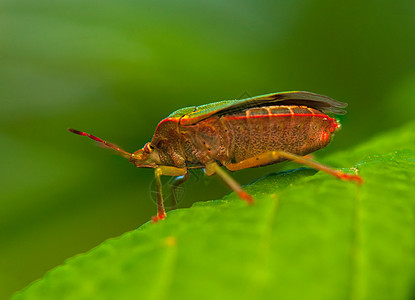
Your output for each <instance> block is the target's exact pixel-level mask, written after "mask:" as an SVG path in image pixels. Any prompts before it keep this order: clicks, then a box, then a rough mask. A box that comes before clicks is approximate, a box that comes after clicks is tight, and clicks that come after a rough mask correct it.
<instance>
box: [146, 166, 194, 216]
mask: <svg viewBox="0 0 415 300" xmlns="http://www.w3.org/2000/svg"><path fill="white" fill-rule="evenodd" d="M186 173H187V169H186V168H183V169H181V168H176V167H170V166H160V167H157V168H156V169H155V170H154V176H155V178H156V186H157V215H156V216H154V217H153V222H157V221H159V220H163V219H164V218H166V210H165V209H164V199H163V190H162V185H161V178H160V177H161V175H167V176H182V175H185V174H186Z"/></svg>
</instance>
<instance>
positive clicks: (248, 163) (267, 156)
mask: <svg viewBox="0 0 415 300" xmlns="http://www.w3.org/2000/svg"><path fill="white" fill-rule="evenodd" d="M281 158H284V159H287V160H292V161H295V162H297V163H300V164H303V165H307V166H310V167H312V168H314V169H316V170H319V171H323V172H326V173H328V174H330V175H333V176H334V177H337V178H339V179H342V180H348V181H351V180H354V181H356V182H357V183H359V184H361V183H363V179H362V178H361V177H360V176H359V175H354V174H347V173H344V172H342V171H340V170H335V169H332V168H330V167H328V166H325V165H322V164H320V163H318V162H316V161H313V160H311V159H308V158H305V157H303V156H299V155H296V154H292V153H288V152H285V151H269V152H266V153H262V154H259V155H256V156H253V157H250V158H247V159H245V160H243V161H240V162H238V163H234V164H229V165H227V166H226V167H227V168H228V170H230V171H236V170H241V169H246V168H252V167H259V166H263V165H268V164H272V163H273V162H277V161H279V160H281Z"/></svg>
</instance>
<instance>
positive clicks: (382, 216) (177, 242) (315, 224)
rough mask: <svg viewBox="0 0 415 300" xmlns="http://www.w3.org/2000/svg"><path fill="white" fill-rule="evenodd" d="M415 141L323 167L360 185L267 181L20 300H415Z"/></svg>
mask: <svg viewBox="0 0 415 300" xmlns="http://www.w3.org/2000/svg"><path fill="white" fill-rule="evenodd" d="M414 132H415V123H412V124H409V125H407V126H405V127H404V128H402V129H400V130H396V131H394V132H391V133H389V134H385V135H382V136H380V137H378V138H376V139H374V140H371V141H369V142H367V143H366V144H364V145H362V146H360V147H357V148H356V149H354V150H351V151H347V152H343V153H338V154H335V155H334V156H333V157H331V158H327V159H326V161H335V162H336V163H337V164H342V165H343V166H345V165H347V163H349V165H348V166H349V167H351V166H353V168H350V169H349V170H347V169H345V170H346V171H350V172H354V170H355V169H357V170H358V171H359V174H360V175H361V176H362V177H363V178H364V180H365V183H364V184H363V185H361V186H357V185H356V184H354V183H352V182H344V181H340V180H337V179H335V178H332V177H330V176H329V175H326V174H322V173H321V172H318V173H316V172H315V171H314V170H311V169H307V168H300V169H296V170H292V171H288V172H281V173H276V174H270V175H268V176H266V177H264V178H262V179H259V180H257V181H255V182H254V183H252V184H250V185H249V186H247V187H246V189H247V191H248V192H250V193H251V194H252V195H253V196H254V197H255V199H256V204H255V205H253V206H247V205H246V204H245V203H243V202H242V201H240V200H239V199H238V198H237V197H236V196H235V195H234V193H232V194H230V195H228V196H225V197H224V198H223V199H222V200H216V201H210V202H203V203H201V202H199V203H197V204H196V205H194V206H193V207H191V208H190V209H179V210H176V211H172V212H170V213H169V214H168V218H167V219H166V220H165V221H163V222H159V223H157V224H151V223H147V224H144V225H143V226H142V227H140V228H139V229H137V230H135V231H132V232H128V233H126V234H124V235H123V236H121V237H118V238H115V239H111V240H108V241H106V242H104V243H103V244H101V245H100V246H98V247H96V248H95V249H93V250H91V251H89V252H88V253H86V254H82V255H79V256H76V257H74V258H71V259H69V260H68V261H67V262H66V263H65V264H64V265H62V266H59V267H57V268H55V269H54V270H52V271H50V272H49V273H48V274H46V276H45V277H44V278H42V279H41V280H39V281H37V282H35V283H33V284H32V285H31V286H29V287H28V288H26V289H25V290H23V291H22V292H20V293H18V294H16V295H15V296H14V298H13V299H269V298H275V299H411V298H413V297H414V296H415V293H414V288H413V287H414V283H415V196H414V194H415V138H414ZM401 148H402V149H401ZM404 148H405V149H404ZM397 149H399V150H397Z"/></svg>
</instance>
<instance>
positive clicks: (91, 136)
mask: <svg viewBox="0 0 415 300" xmlns="http://www.w3.org/2000/svg"><path fill="white" fill-rule="evenodd" d="M68 130H69V131H70V132H73V133H75V134H77V135H82V136H87V137H89V138H90V139H93V140H94V141H97V142H99V143H101V144H103V145H105V146H106V147H108V148H111V149H112V150H115V151H117V152H118V154H120V155H121V156H123V157H125V158H131V155H132V154H131V153H128V152H127V151H125V150H123V149H121V148H120V147H118V146H117V145H114V144H112V143H109V142H107V141H104V140H101V139H100V138H99V137H96V136H94V135H92V134H89V133H86V132H83V131H79V130H75V129H72V128H68Z"/></svg>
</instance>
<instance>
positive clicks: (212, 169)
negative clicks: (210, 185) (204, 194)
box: [205, 162, 254, 204]
mask: <svg viewBox="0 0 415 300" xmlns="http://www.w3.org/2000/svg"><path fill="white" fill-rule="evenodd" d="M205 171H206V174H207V175H208V176H211V175H213V174H217V175H219V177H220V178H222V180H223V181H224V182H225V183H226V184H227V185H228V186H229V187H230V188H231V189H232V190H234V191H235V193H237V194H238V196H239V198H241V199H242V200H245V201H246V202H247V203H248V204H253V203H254V199H253V198H252V196H251V195H249V194H248V193H247V192H245V191H244V190H243V189H242V188H241V186H240V185H239V183H237V182H236V181H235V179H233V178H232V177H231V176H230V175H229V174H228V173H226V172H225V171H224V170H223V169H222V168H221V167H220V166H219V165H218V164H217V163H216V162H210V163H208V164H206V167H205Z"/></svg>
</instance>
